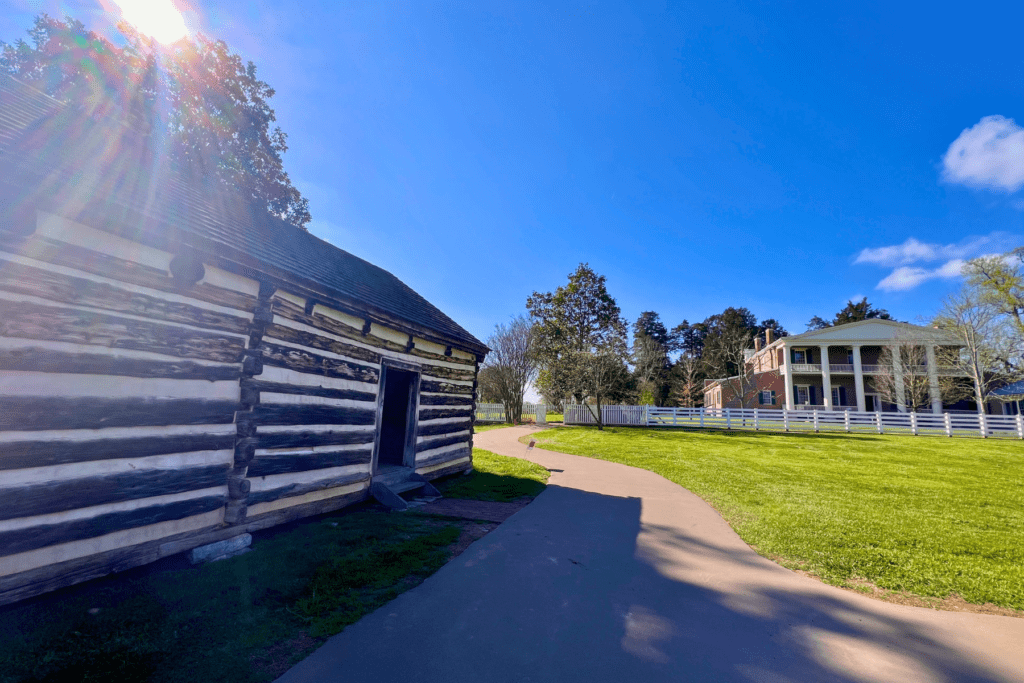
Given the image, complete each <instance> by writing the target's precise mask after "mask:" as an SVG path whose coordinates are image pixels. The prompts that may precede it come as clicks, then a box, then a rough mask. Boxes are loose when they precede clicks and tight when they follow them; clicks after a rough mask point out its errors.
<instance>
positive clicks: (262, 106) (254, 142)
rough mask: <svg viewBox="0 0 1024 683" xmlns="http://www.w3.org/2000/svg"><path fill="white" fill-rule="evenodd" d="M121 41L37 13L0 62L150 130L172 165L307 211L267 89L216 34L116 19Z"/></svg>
mask: <svg viewBox="0 0 1024 683" xmlns="http://www.w3.org/2000/svg"><path fill="white" fill-rule="evenodd" d="M118 28H119V30H120V31H121V32H122V34H123V37H124V41H125V44H124V46H123V47H118V46H115V45H113V44H112V43H111V42H110V41H108V40H106V39H105V38H103V37H101V36H99V35H98V34H96V33H95V32H92V31H89V30H87V29H86V28H85V26H84V25H83V24H82V23H81V22H79V21H77V20H75V19H65V20H59V19H54V18H52V17H50V16H48V15H46V14H41V15H39V16H38V17H36V20H35V24H34V26H33V27H32V28H31V29H30V30H29V32H28V33H29V38H30V42H29V41H25V40H18V41H17V42H15V43H14V44H8V43H2V42H0V47H2V52H0V70H2V71H4V72H6V73H8V74H10V75H12V76H15V77H16V78H19V79H20V80H22V81H25V82H27V83H28V84H30V85H32V86H34V87H36V88H38V89H39V90H42V91H43V92H45V93H47V94H49V95H51V96H53V97H55V98H56V99H59V100H63V101H65V102H68V103H69V104H70V106H72V107H75V108H77V109H80V110H81V111H82V112H83V113H84V114H85V115H86V116H89V117H92V118H95V119H119V120H122V121H126V122H127V123H128V124H129V125H130V127H132V128H135V129H137V130H148V131H153V132H154V135H153V136H152V139H153V140H154V142H153V143H152V144H153V145H154V148H155V149H159V151H160V153H166V154H167V155H168V156H169V160H170V161H171V162H172V163H173V164H174V165H175V166H176V167H177V168H179V169H180V170H181V171H183V172H185V173H188V174H191V175H192V176H193V177H196V178H207V177H213V178H216V179H218V180H219V181H220V182H221V184H222V185H223V186H224V187H229V188H232V189H233V190H235V191H238V192H240V193H241V195H242V196H245V197H249V198H251V200H252V202H253V205H254V206H257V207H260V208H261V209H263V210H266V211H268V212H269V213H271V214H273V215H275V216H278V217H280V218H282V219H284V220H285V221H287V222H289V223H291V224H292V225H295V226H298V227H304V226H305V225H306V224H307V223H308V222H309V221H310V219H311V217H310V214H309V203H308V201H307V200H306V199H305V198H303V197H302V195H301V194H300V193H299V191H298V190H297V189H296V188H295V187H294V186H293V185H292V184H291V180H290V179H289V177H288V174H287V173H285V171H284V167H283V162H282V158H281V155H282V154H283V153H284V152H285V151H286V150H287V149H288V147H287V144H286V136H285V134H284V132H282V131H281V129H280V128H279V127H276V126H272V124H273V123H274V121H275V114H274V110H273V109H272V108H271V107H270V105H269V100H270V99H271V98H272V97H273V96H274V90H273V88H271V87H270V86H269V85H268V84H267V83H265V82H264V81H261V80H260V79H259V78H257V76H256V66H255V65H254V64H253V63H252V62H248V63H243V62H242V60H241V58H240V57H239V56H238V55H237V54H234V53H232V52H231V51H230V50H229V48H228V46H227V44H225V43H224V42H223V41H219V40H212V39H210V38H207V37H205V36H203V35H198V36H197V37H196V39H195V41H194V42H193V41H189V40H185V39H183V40H181V41H179V42H177V43H175V44H174V45H171V46H168V47H164V46H161V45H160V44H159V43H155V42H154V41H152V40H150V39H148V38H146V37H144V36H141V35H140V34H138V33H137V32H136V31H135V30H134V29H132V28H131V27H130V26H128V25H127V24H121V25H119V27H118Z"/></svg>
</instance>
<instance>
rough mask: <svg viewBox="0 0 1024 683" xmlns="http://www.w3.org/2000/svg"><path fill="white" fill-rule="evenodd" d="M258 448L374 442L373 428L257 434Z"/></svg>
mask: <svg viewBox="0 0 1024 683" xmlns="http://www.w3.org/2000/svg"><path fill="white" fill-rule="evenodd" d="M255 438H256V447H257V448H313V447H315V446H349V445H354V444H363V443H365V444H372V443H373V441H374V432H373V430H367V431H359V432H309V431H302V432H292V433H288V434H257V435H256V437H255Z"/></svg>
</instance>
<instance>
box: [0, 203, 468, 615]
mask: <svg viewBox="0 0 1024 683" xmlns="http://www.w3.org/2000/svg"><path fill="white" fill-rule="evenodd" d="M35 220H36V225H35V229H34V231H33V230H32V228H31V227H29V228H28V229H26V230H24V231H21V230H18V231H16V232H22V236H19V237H4V238H2V239H0V501H2V505H0V604H5V603H8V602H12V601H15V600H18V599H21V598H24V597H28V596H31V595H35V594H38V593H41V592H45V591H47V590H51V589H53V588H57V587H60V586H64V585H69V584H72V583H77V582H79V581H84V580H87V579H90V578H94V577H97V576H101V575H104V574H107V573H110V572H112V571H119V570H121V569H125V568H129V567H132V566H137V565H139V564H144V563H147V562H152V561H154V560H156V559H159V558H160V557H164V556H167V555H171V554H174V553H178V552H182V551H185V550H188V549H190V548H192V547H196V546H198V545H203V544H205V543H209V542H213V541H216V540H221V539H224V538H229V537H231V536H234V535H237V534H239V533H243V532H245V531H253V530H256V529H261V528H266V527H268V526H273V525H275V524H279V523H282V522H286V521H289V520H292V519H296V518H299V517H303V516H308V515H313V514H319V513H322V512H327V511H330V510H334V509H337V508H340V507H342V506H345V505H348V504H351V503H354V502H358V501H361V500H364V499H365V498H367V497H368V492H369V485H370V480H371V474H372V473H371V456H372V453H373V446H374V440H375V438H376V429H375V425H376V423H377V405H378V402H377V398H378V391H379V380H380V375H381V361H382V359H393V360H398V361H403V362H404V363H405V364H415V365H417V366H418V367H419V368H420V395H419V412H418V420H417V425H416V430H417V431H416V471H417V472H418V473H420V474H422V475H423V476H425V477H427V478H436V477H440V476H444V475H446V474H452V473H456V472H459V471H466V470H468V469H470V468H471V467H472V457H471V453H472V425H473V412H474V411H473V409H474V399H473V396H474V389H475V386H476V371H477V367H478V357H477V356H476V355H475V353H473V352H469V351H465V350H461V349H458V348H452V347H451V346H443V345H441V344H439V343H437V342H435V341H428V340H426V339H422V338H419V337H416V336H415V335H410V334H408V333H405V332H399V331H398V330H396V329H391V328H389V327H385V326H382V325H380V324H379V323H377V322H370V321H368V319H363V318H359V317H356V316H354V315H352V314H351V313H345V312H342V311H340V310H337V309H336V308H332V307H331V306H329V305H327V304H322V303H319V302H317V301H316V300H313V299H311V298H309V297H308V296H303V295H301V294H298V293H292V292H290V291H289V286H288V284H287V283H282V282H280V280H277V281H275V282H274V283H273V284H271V280H270V279H269V278H261V277H260V276H259V274H258V273H251V272H249V275H251V277H247V276H243V275H241V274H238V273H235V272H229V271H228V270H222V269H220V268H217V267H214V266H213V265H210V262H209V260H208V259H206V260H204V259H203V257H201V256H199V255H198V254H195V253H191V252H183V253H177V254H175V253H171V252H168V251H162V250H160V249H157V248H154V247H152V246H145V245H143V244H140V243H137V242H135V241H132V240H129V239H126V238H124V237H121V236H117V235H114V234H111V233H108V232H105V231H102V230H97V229H95V228H92V227H89V226H86V225H82V224H79V223H73V222H71V221H68V220H65V219H63V218H60V217H58V216H55V215H52V214H47V213H43V212H39V213H38V214H37V215H36V217H35ZM24 233H29V235H28V236H27V237H26V236H24ZM196 280H197V281H196ZM293 289H297V288H293Z"/></svg>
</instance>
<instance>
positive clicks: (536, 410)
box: [476, 403, 548, 424]
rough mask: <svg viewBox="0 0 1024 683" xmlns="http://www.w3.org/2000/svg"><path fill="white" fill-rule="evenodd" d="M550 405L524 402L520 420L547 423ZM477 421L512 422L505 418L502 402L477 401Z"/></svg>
mask: <svg viewBox="0 0 1024 683" xmlns="http://www.w3.org/2000/svg"><path fill="white" fill-rule="evenodd" d="M547 415H548V407H547V406H546V405H545V404H543V403H524V404H523V414H522V415H520V416H519V422H536V423H537V424H545V423H546V422H547ZM476 421H477V422H511V420H508V419H506V418H505V406H504V405H502V404H501V403H477V404H476Z"/></svg>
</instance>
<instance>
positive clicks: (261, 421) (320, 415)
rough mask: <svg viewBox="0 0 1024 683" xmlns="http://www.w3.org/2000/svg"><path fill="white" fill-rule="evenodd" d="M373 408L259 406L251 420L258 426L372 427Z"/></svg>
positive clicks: (255, 407)
mask: <svg viewBox="0 0 1024 683" xmlns="http://www.w3.org/2000/svg"><path fill="white" fill-rule="evenodd" d="M376 417H377V413H376V411H375V410H373V409H372V408H347V407H342V406H318V405H301V404H300V405H263V404H260V405H257V406H253V409H252V414H251V417H250V420H251V421H252V422H253V424H256V425H330V424H334V425H372V424H374V423H375V422H376Z"/></svg>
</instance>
